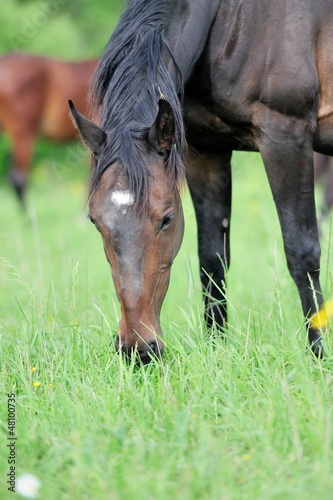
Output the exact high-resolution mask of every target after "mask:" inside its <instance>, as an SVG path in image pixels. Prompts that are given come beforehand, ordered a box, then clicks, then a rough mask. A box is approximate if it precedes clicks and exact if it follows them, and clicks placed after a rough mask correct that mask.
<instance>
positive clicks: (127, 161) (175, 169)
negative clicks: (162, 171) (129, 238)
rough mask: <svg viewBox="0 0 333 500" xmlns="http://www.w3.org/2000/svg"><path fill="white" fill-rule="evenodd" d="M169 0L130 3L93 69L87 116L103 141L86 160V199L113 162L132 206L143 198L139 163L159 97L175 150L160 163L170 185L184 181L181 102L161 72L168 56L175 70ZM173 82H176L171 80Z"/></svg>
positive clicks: (144, 188) (145, 183)
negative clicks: (165, 105)
mask: <svg viewBox="0 0 333 500" xmlns="http://www.w3.org/2000/svg"><path fill="white" fill-rule="evenodd" d="M170 9H171V6H170V0H130V1H129V4H128V6H127V8H126V10H125V11H124V13H123V15H122V16H121V18H120V21H119V23H118V26H117V27H116V29H115V31H114V32H113V34H112V35H111V37H110V40H109V42H108V43H107V45H106V47H105V49H104V53H103V55H102V56H101V59H100V61H99V63H98V65H97V68H96V70H95V73H94V76H93V79H92V85H91V105H92V113H93V116H94V117H95V119H97V121H98V122H99V125H100V127H101V128H102V129H103V130H104V131H106V132H108V136H109V138H110V140H108V143H107V145H106V146H105V149H104V150H103V154H102V158H99V159H98V161H97V159H96V158H94V157H93V158H92V164H91V172H90V182H89V188H88V196H91V194H92V193H93V191H94V189H95V188H96V186H97V184H98V182H99V179H100V177H101V175H102V173H103V172H104V171H105V169H106V168H107V167H108V166H110V165H112V163H114V162H115V161H117V160H119V161H120V162H121V163H122V165H123V167H124V169H125V172H126V174H127V176H128V179H129V189H130V190H131V192H132V193H133V195H134V198H135V200H136V201H137V203H142V202H143V201H144V200H147V192H148V189H147V187H148V179H149V171H148V169H147V168H146V166H145V164H144V161H143V159H144V149H145V148H144V141H145V139H147V135H148V132H149V129H150V127H151V126H152V124H153V123H154V121H155V119H156V116H157V112H158V101H159V100H160V99H161V96H163V97H164V98H165V99H166V100H167V101H168V102H169V104H170V105H171V107H172V109H173V112H174V117H175V147H173V148H172V149H171V151H170V155H169V158H168V161H167V164H166V169H167V175H168V176H169V178H170V182H173V183H175V182H178V183H181V181H182V180H183V179H184V176H185V168H184V152H185V149H186V139H185V131H184V124H183V117H182V111H181V104H180V100H179V97H178V95H177V91H176V87H175V84H174V82H173V81H172V79H171V77H170V74H169V72H168V70H167V68H166V65H165V62H164V57H163V56H165V55H167V54H169V55H170V56H171V58H172V60H173V62H174V64H175V68H176V71H177V75H178V78H179V85H178V86H179V87H180V88H183V85H182V81H181V74H180V71H179V69H178V67H177V65H176V63H175V61H174V59H173V57H172V53H171V50H170V48H169V45H168V42H167V40H166V39H165V37H164V29H163V27H164V26H165V23H166V20H167V17H168V15H169V13H170ZM177 83H178V82H177Z"/></svg>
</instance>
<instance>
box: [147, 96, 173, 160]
mask: <svg viewBox="0 0 333 500" xmlns="http://www.w3.org/2000/svg"><path fill="white" fill-rule="evenodd" d="M148 140H149V142H150V144H151V145H152V146H153V147H154V148H155V149H156V150H157V151H158V152H159V153H165V152H167V151H170V149H171V148H172V145H173V143H174V140H175V117H174V114H173V110H172V107H171V105H170V104H169V103H168V101H166V100H164V99H160V100H159V101H158V113H157V118H156V120H155V122H154V123H153V125H152V126H151V128H150V130H149V134H148Z"/></svg>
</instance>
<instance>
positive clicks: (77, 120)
mask: <svg viewBox="0 0 333 500" xmlns="http://www.w3.org/2000/svg"><path fill="white" fill-rule="evenodd" d="M68 104H69V108H70V113H71V116H72V119H73V122H74V126H75V127H76V128H77V130H78V131H79V133H80V136H81V139H82V141H83V142H84V144H85V145H86V146H87V147H88V148H89V149H90V151H91V152H92V153H93V154H95V155H98V154H99V153H100V152H101V150H102V148H103V146H104V145H105V142H106V138H107V135H106V133H105V132H104V130H102V129H101V128H99V127H98V126H97V125H95V123H93V122H92V121H91V120H88V118H86V117H85V116H83V115H82V114H81V113H80V112H79V111H78V110H77V109H76V108H75V106H74V104H73V102H72V101H68Z"/></svg>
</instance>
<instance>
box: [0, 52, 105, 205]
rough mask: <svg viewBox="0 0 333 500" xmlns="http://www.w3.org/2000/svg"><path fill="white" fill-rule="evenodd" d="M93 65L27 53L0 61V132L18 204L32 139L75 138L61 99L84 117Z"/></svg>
mask: <svg viewBox="0 0 333 500" xmlns="http://www.w3.org/2000/svg"><path fill="white" fill-rule="evenodd" d="M96 62H97V61H82V62H67V61H58V60H55V59H49V58H46V57H38V56H33V55H28V54H7V55H5V56H3V57H1V58H0V128H1V129H3V131H4V132H6V133H7V134H8V136H9V138H10V141H11V148H12V155H11V156H12V158H11V170H10V180H11V182H12V184H13V186H14V188H15V190H16V192H17V194H18V196H19V198H20V199H21V201H22V200H23V193H24V189H25V186H26V182H27V178H28V173H29V169H30V165H31V161H32V156H33V150H34V145H35V142H36V139H37V137H44V138H47V139H52V140H55V141H67V140H70V139H74V138H75V137H76V134H77V132H76V130H75V128H74V127H73V124H72V121H71V120H70V118H69V114H68V107H67V100H68V98H69V97H70V96H75V100H78V102H80V106H82V109H84V110H85V112H86V113H87V109H88V108H87V96H88V87H89V80H90V78H91V75H92V73H93V71H94V69H95V67H96Z"/></svg>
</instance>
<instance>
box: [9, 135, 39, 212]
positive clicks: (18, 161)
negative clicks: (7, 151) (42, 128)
mask: <svg viewBox="0 0 333 500" xmlns="http://www.w3.org/2000/svg"><path fill="white" fill-rule="evenodd" d="M11 138H12V164H11V167H10V171H9V179H10V182H11V183H12V185H13V187H14V189H15V191H16V193H17V195H18V197H19V200H20V201H21V202H22V203H23V202H24V191H25V187H26V184H27V180H28V174H29V169H30V165H31V161H32V155H33V149H34V143H35V136H34V135H32V134H31V133H30V132H29V133H24V132H20V133H15V134H12V135H11Z"/></svg>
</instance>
